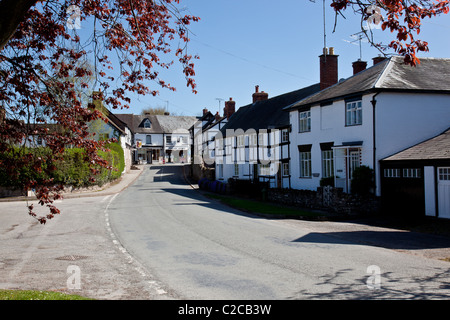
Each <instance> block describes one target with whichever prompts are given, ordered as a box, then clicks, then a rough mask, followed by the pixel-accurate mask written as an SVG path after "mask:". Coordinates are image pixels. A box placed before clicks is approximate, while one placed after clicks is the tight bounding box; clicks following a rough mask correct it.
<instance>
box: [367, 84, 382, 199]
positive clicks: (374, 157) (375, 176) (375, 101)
mask: <svg viewBox="0 0 450 320" xmlns="http://www.w3.org/2000/svg"><path fill="white" fill-rule="evenodd" d="M379 94H380V92H379V91H378V92H377V93H375V94H374V95H373V96H372V100H371V101H370V102H371V103H372V139H373V140H372V143H373V175H374V179H375V181H374V182H375V196H376V195H377V162H376V161H377V157H376V153H377V145H376V127H375V125H376V121H375V107H376V105H377V100H376V99H375V97H376V96H377V95H379ZM380 181H381V177H380ZM380 194H381V189H380Z"/></svg>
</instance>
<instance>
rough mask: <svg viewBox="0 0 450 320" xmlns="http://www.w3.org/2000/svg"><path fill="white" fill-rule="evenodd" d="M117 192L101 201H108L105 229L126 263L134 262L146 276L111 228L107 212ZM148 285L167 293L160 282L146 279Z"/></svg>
mask: <svg viewBox="0 0 450 320" xmlns="http://www.w3.org/2000/svg"><path fill="white" fill-rule="evenodd" d="M118 195H119V194H118V193H116V194H115V195H113V196H112V197H111V195H109V196H106V197H105V198H103V199H102V201H101V202H106V201H107V200H109V201H108V204H107V205H106V208H105V223H106V229H107V230H108V232H109V234H110V236H111V239H112V242H113V243H114V245H115V246H116V247H117V248H118V250H119V251H120V252H122V253H123V254H124V255H125V258H126V259H127V261H128V263H130V264H131V263H134V264H135V265H137V266H136V267H135V269H136V271H137V272H138V273H139V274H140V275H141V276H142V277H144V278H145V277H148V276H149V275H147V273H146V272H145V269H144V268H143V267H142V266H141V265H140V264H139V262H138V261H136V260H135V259H134V258H133V257H132V256H131V255H130V254H129V253H128V251H127V250H126V249H125V248H124V247H123V246H122V245H121V243H120V242H119V240H117V237H116V235H115V234H114V232H113V231H112V229H111V224H110V221H109V214H108V209H109V207H110V205H111V203H112V202H113V201H114V199H115V198H116V197H117V196H118ZM148 283H149V285H150V289H152V290H153V291H155V292H156V293H157V294H158V295H163V294H167V292H166V291H165V290H164V289H162V285H161V284H160V283H158V282H157V281H153V280H152V281H148Z"/></svg>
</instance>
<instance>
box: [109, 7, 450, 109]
mask: <svg viewBox="0 0 450 320" xmlns="http://www.w3.org/2000/svg"><path fill="white" fill-rule="evenodd" d="M327 2H328V1H327ZM180 8H181V9H182V10H183V11H182V13H184V14H191V15H195V16H199V17H200V18H201V20H200V22H198V23H194V24H193V25H191V27H190V30H191V39H192V41H191V42H190V43H189V47H188V50H189V52H190V53H191V54H192V55H199V56H200V59H199V60H196V61H195V71H196V76H195V80H196V83H197V86H198V87H197V90H198V93H197V94H193V93H192V92H191V90H190V89H189V88H187V87H186V82H185V79H184V76H183V74H182V73H181V67H180V66H179V65H177V64H175V65H174V66H173V68H172V70H171V71H169V72H167V74H166V75H163V74H161V77H162V78H163V79H164V80H165V81H166V82H169V83H170V84H172V85H174V86H176V88H177V91H176V92H172V91H169V90H166V89H160V90H159V91H160V94H159V95H158V96H156V97H152V96H144V97H142V96H141V97H132V99H133V100H132V104H131V108H130V109H128V110H116V113H140V112H141V111H142V109H143V108H145V107H168V109H169V112H171V113H172V114H177V115H194V116H197V115H201V113H202V110H203V108H207V109H208V110H210V111H211V112H212V113H215V112H217V111H219V112H220V114H221V115H222V114H223V107H224V101H223V100H228V99H229V98H230V97H231V98H233V100H234V101H236V108H239V107H240V106H244V105H247V104H249V103H251V96H252V93H253V92H254V90H255V86H256V85H259V87H260V90H261V91H265V92H268V93H269V97H274V96H277V95H280V94H283V93H287V92H290V91H293V90H297V89H300V88H303V87H305V86H308V85H311V84H314V83H317V82H318V81H319V58H318V56H319V55H320V54H321V52H322V48H323V46H324V38H323V35H324V31H323V10H322V1H320V0H317V1H316V3H312V2H310V1H308V0H281V1H278V2H275V1H273V0H181V1H180ZM428 21H429V22H426V23H424V25H423V29H422V32H421V34H420V37H419V38H420V39H423V40H425V41H428V43H429V47H430V52H429V53H427V54H421V55H420V56H423V57H425V56H427V57H439V58H447V57H450V41H449V36H448V34H449V32H450V16H448V15H447V16H443V17H440V18H436V19H432V20H428ZM333 27H334V13H333V11H332V9H331V8H330V7H329V5H328V4H327V5H326V35H327V37H326V39H327V46H328V47H334V48H335V53H336V54H338V55H339V78H346V77H349V76H351V74H352V66H351V64H352V62H353V61H355V60H357V59H358V58H359V56H360V49H359V45H358V43H357V42H356V43H353V44H352V43H349V42H348V41H353V39H352V38H351V37H350V35H352V34H354V33H356V32H359V31H360V21H359V17H358V16H356V15H355V14H354V13H353V12H351V11H348V12H347V13H346V19H343V18H342V17H340V18H339V19H338V23H337V29H336V32H334V33H333ZM374 34H375V39H376V41H383V42H385V43H388V42H389V41H390V39H392V37H393V35H392V34H391V33H390V32H386V31H384V32H383V31H381V30H374ZM378 54H379V52H378V51H377V50H376V49H375V48H371V47H370V45H369V44H368V43H362V59H363V60H365V61H368V65H369V66H370V65H372V58H373V57H375V56H377V55H378ZM420 56H419V57H420ZM150 85H153V84H150Z"/></svg>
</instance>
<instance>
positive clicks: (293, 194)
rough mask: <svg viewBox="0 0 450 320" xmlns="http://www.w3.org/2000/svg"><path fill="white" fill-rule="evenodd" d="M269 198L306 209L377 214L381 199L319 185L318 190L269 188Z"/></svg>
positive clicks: (337, 212)
mask: <svg viewBox="0 0 450 320" xmlns="http://www.w3.org/2000/svg"><path fill="white" fill-rule="evenodd" d="M267 200H269V201H271V202H275V203H280V204H285V205H290V206H296V207H300V208H305V209H313V210H323V211H327V212H331V213H336V214H346V215H355V214H364V215H369V214H377V213H379V210H380V200H379V199H378V198H376V197H373V196H370V197H361V196H357V195H352V194H347V193H344V192H343V191H342V189H340V188H333V187H329V186H327V187H319V188H317V191H311V190H294V189H269V190H268V192H267Z"/></svg>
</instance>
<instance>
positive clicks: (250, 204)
mask: <svg viewBox="0 0 450 320" xmlns="http://www.w3.org/2000/svg"><path fill="white" fill-rule="evenodd" d="M205 195H206V196H207V197H209V198H211V199H216V200H219V201H220V202H222V203H224V204H226V205H229V206H231V207H233V208H236V209H241V210H244V211H247V212H252V213H259V214H266V215H273V216H277V215H278V216H297V217H305V218H317V217H322V216H324V215H323V214H320V213H317V212H311V211H305V210H301V209H296V208H292V207H285V206H277V205H274V204H270V203H268V202H262V201H256V200H250V199H242V198H234V197H227V196H221V195H217V194H211V193H205Z"/></svg>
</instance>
